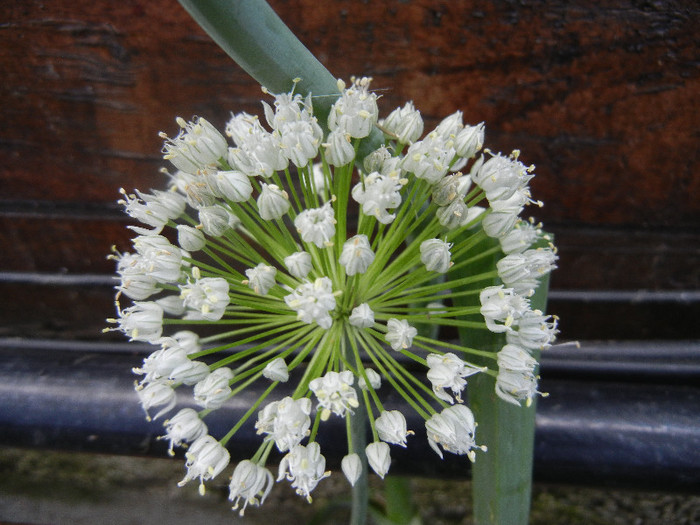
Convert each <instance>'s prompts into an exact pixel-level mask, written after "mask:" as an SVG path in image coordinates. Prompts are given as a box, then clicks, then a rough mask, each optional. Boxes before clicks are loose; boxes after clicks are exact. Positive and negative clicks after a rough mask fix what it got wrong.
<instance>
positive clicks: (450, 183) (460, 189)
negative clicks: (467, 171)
mask: <svg viewBox="0 0 700 525" xmlns="http://www.w3.org/2000/svg"><path fill="white" fill-rule="evenodd" d="M470 180H471V179H470V178H469V176H468V175H462V174H460V173H454V174H452V175H446V176H445V177H443V178H442V179H440V180H439V181H438V183H437V184H436V185H435V187H433V192H432V193H431V198H432V201H433V202H434V203H435V204H437V205H438V206H447V205H448V204H450V203H451V202H452V201H454V200H455V199H457V198H459V199H461V200H462V201H463V200H464V197H465V196H466V194H467V191H468V190H469V183H470Z"/></svg>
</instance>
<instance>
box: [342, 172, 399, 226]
mask: <svg viewBox="0 0 700 525" xmlns="http://www.w3.org/2000/svg"><path fill="white" fill-rule="evenodd" d="M406 182H407V181H406V179H401V178H399V177H398V176H395V177H392V176H389V175H382V174H380V173H378V172H372V173H370V174H369V175H367V176H366V177H365V178H364V180H363V181H362V182H360V183H358V184H357V185H355V187H354V188H353V189H352V198H353V199H355V201H356V202H358V203H359V204H361V205H362V213H364V214H365V215H371V216H373V217H376V218H377V220H378V221H379V222H380V223H382V224H389V223H390V222H391V221H393V220H394V218H395V217H396V215H395V214H393V213H389V211H388V210H389V209H394V208H396V207H397V206H399V205H400V204H401V193H400V191H401V188H402V187H403V186H404V184H406Z"/></svg>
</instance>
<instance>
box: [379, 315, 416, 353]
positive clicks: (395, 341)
mask: <svg viewBox="0 0 700 525" xmlns="http://www.w3.org/2000/svg"><path fill="white" fill-rule="evenodd" d="M386 327H387V332H386V335H385V336H384V337H385V338H386V341H387V343H389V344H390V345H391V348H393V349H394V350H396V351H397V352H398V351H401V350H405V349H406V348H409V347H410V346H411V345H412V344H413V338H414V337H415V336H416V335H418V330H416V329H415V328H413V327H412V326H411V325H409V324H408V321H406V320H405V319H402V320H401V321H399V320H398V319H395V318H393V317H392V318H391V319H389V320H388V321H387V323H386Z"/></svg>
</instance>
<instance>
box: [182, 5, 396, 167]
mask: <svg viewBox="0 0 700 525" xmlns="http://www.w3.org/2000/svg"><path fill="white" fill-rule="evenodd" d="M179 1H180V4H181V5H182V7H184V8H185V10H186V11H187V12H188V13H189V14H190V16H192V18H194V19H195V21H196V22H197V23H198V24H199V25H200V26H201V27H202V29H204V30H205V31H206V32H207V34H208V35H209V36H210V37H211V38H212V40H214V42H216V43H217V44H218V45H219V47H221V49H223V50H224V51H225V52H226V53H227V54H228V55H229V56H230V57H231V58H232V59H233V60H234V61H235V62H236V63H237V64H238V65H239V66H240V67H241V68H243V69H244V70H245V72H246V73H248V74H249V75H250V76H251V77H253V78H254V79H255V80H256V81H257V82H259V83H260V84H261V85H263V86H265V87H266V88H267V89H268V90H269V91H271V92H272V93H276V94H279V93H289V92H290V91H291V90H292V87H294V80H295V79H300V80H299V82H298V83H297V84H296V87H294V90H295V93H300V94H301V95H304V96H305V95H308V94H311V95H312V96H313V97H314V100H313V106H314V115H315V116H316V117H317V118H318V122H319V124H320V125H321V127H322V128H324V129H325V130H326V131H327V125H326V123H327V121H328V114H329V113H330V109H331V106H332V105H333V103H334V102H335V101H336V99H337V98H338V94H339V92H338V83H337V80H336V78H335V77H334V76H333V75H332V74H331V73H330V72H329V71H328V70H327V69H326V68H325V67H324V66H323V64H321V62H319V61H318V60H317V59H316V57H314V56H313V54H311V52H310V51H309V50H308V49H307V48H306V47H305V46H304V44H302V43H301V42H300V41H299V39H298V38H297V37H296V36H294V33H292V32H291V31H290V30H289V28H288V27H287V26H286V25H285V23H284V22H283V21H282V20H281V19H280V17H278V16H277V14H276V13H275V12H274V11H273V10H272V8H271V7H270V6H269V5H268V4H267V2H265V0H179ZM383 142H384V136H383V134H382V133H381V132H380V131H379V129H377V128H376V127H375V128H374V129H373V130H372V134H371V135H370V136H369V137H368V138H367V139H364V140H363V141H362V144H361V146H360V148H359V151H358V160H362V159H364V157H365V156H366V155H367V154H368V153H370V152H372V151H374V150H375V149H377V148H378V147H379V146H380V145H381V144H382V143H383Z"/></svg>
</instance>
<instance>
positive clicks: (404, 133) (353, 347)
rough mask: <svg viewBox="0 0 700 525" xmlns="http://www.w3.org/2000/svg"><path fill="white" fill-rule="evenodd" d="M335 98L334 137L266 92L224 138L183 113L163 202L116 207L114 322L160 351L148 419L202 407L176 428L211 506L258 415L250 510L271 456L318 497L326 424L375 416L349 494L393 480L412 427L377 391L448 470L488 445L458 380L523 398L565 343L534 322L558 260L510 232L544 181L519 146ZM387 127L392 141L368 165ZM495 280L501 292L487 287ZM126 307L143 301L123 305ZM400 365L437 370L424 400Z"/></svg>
mask: <svg viewBox="0 0 700 525" xmlns="http://www.w3.org/2000/svg"><path fill="white" fill-rule="evenodd" d="M338 85H339V93H338V98H337V100H336V102H335V103H334V104H333V105H332V107H331V110H330V113H329V116H328V120H327V121H326V122H325V123H319V122H318V120H317V117H316V116H315V115H314V107H313V105H314V99H313V97H312V96H310V95H307V96H302V95H301V94H298V93H294V89H292V91H291V92H290V93H284V94H278V95H270V94H269V93H268V92H267V90H263V91H264V92H265V93H266V94H267V95H270V96H273V97H274V101H273V102H271V103H265V102H263V108H264V110H263V114H264V118H261V117H258V116H254V115H250V114H248V113H240V114H236V115H233V116H232V117H231V118H230V120H229V121H228V123H227V124H226V127H225V134H222V133H220V132H219V131H217V130H216V128H215V127H214V126H213V125H211V124H210V123H209V122H208V121H206V120H205V119H203V118H198V117H195V118H194V119H193V120H192V121H190V122H187V121H185V120H183V119H181V118H178V119H177V124H178V126H179V128H180V129H179V132H178V134H177V136H175V137H174V138H168V137H167V135H165V134H163V135H162V136H163V138H164V139H165V145H164V148H163V153H164V158H165V159H166V160H169V161H170V163H171V164H172V166H173V167H174V170H175V171H174V172H173V173H169V174H168V175H169V177H170V187H169V189H168V190H167V191H159V190H154V191H152V192H151V193H145V192H140V191H138V190H136V191H135V192H134V193H133V194H127V193H126V192H125V191H124V190H122V191H121V193H122V199H121V200H120V201H119V202H120V203H121V204H122V205H123V206H124V209H125V211H126V213H127V214H128V215H129V216H130V217H131V218H133V219H134V220H136V221H138V222H139V223H140V225H138V226H131V228H132V230H133V231H134V232H135V233H136V234H137V236H136V237H135V238H134V239H133V250H132V252H124V253H121V252H117V251H116V250H115V253H114V254H113V255H112V256H111V257H112V258H113V259H114V260H115V261H116V264H117V274H118V281H119V282H118V284H117V286H116V289H117V305H118V317H117V318H116V319H111V320H110V322H112V323H113V324H114V325H115V328H113V329H114V330H119V331H121V332H123V333H124V334H125V335H126V336H127V337H128V338H129V339H131V340H133V341H143V342H148V343H150V344H152V345H154V346H155V351H154V352H153V353H152V354H151V355H150V356H148V357H146V358H145V359H144V361H143V364H142V365H141V366H139V367H137V368H134V373H136V374H138V375H139V376H141V379H140V381H139V382H138V383H137V385H136V391H137V394H138V397H139V399H140V402H141V404H142V406H143V408H144V410H145V411H146V414H147V417H150V416H149V414H150V413H151V412H155V416H154V419H155V418H158V417H160V416H162V415H163V414H165V413H167V412H169V411H170V410H173V409H175V408H176V406H177V397H176V389H178V388H190V389H191V394H192V398H193V403H194V405H193V406H196V407H197V409H195V408H191V407H187V408H181V409H180V410H179V411H177V412H176V413H175V415H174V416H172V417H170V418H169V419H167V420H166V421H165V423H164V426H165V435H164V436H163V438H164V439H166V440H167V441H168V442H169V448H168V450H169V453H171V454H174V453H175V452H174V449H175V448H176V447H187V452H186V454H185V457H186V466H187V474H186V476H185V478H184V479H183V480H182V481H181V484H185V483H187V482H188V481H190V480H195V479H198V480H199V484H200V491H202V492H203V491H204V482H206V481H208V480H211V479H213V478H214V477H215V476H217V475H218V474H219V473H221V472H222V471H223V470H224V469H225V468H226V467H227V465H228V463H229V453H228V448H227V447H228V446H229V445H228V443H229V441H230V440H231V439H232V438H233V437H234V435H235V433H236V432H237V431H238V429H240V428H241V427H242V426H243V425H244V423H246V421H247V420H249V419H255V429H256V431H257V433H258V434H259V435H260V436H261V441H262V443H261V445H260V448H259V449H258V451H257V452H256V453H255V454H254V455H253V456H252V457H251V458H250V459H245V460H243V461H241V462H239V463H238V465H237V466H236V467H235V469H234V470H233V475H232V478H231V482H230V485H229V491H230V496H229V498H230V500H231V501H232V502H233V505H234V509H240V513H241V514H243V513H244V511H245V510H246V508H247V507H248V506H257V505H260V504H262V503H263V502H264V501H265V499H266V497H267V496H268V494H269V492H270V490H271V488H272V485H273V484H274V480H275V477H274V476H273V474H272V473H271V472H270V470H268V469H267V468H266V466H265V465H266V463H267V461H268V456H269V455H270V454H271V453H272V451H273V450H274V449H275V448H276V449H277V450H278V451H279V452H280V453H282V454H283V456H282V457H281V460H280V466H279V472H278V476H277V478H276V479H277V481H280V480H284V479H286V480H288V481H290V482H291V485H292V487H293V488H294V489H295V490H296V492H297V493H298V494H300V495H302V496H303V497H305V498H306V499H308V500H309V501H311V493H312V491H313V490H314V489H315V487H316V486H317V485H318V483H319V482H320V481H321V480H322V479H324V478H325V477H327V476H328V475H329V472H327V471H326V466H325V465H326V461H325V458H324V456H323V454H322V453H321V448H320V446H319V444H318V443H317V442H316V435H317V433H318V432H320V431H322V429H323V428H324V426H323V425H324V422H325V421H327V420H329V419H331V418H345V419H347V420H348V422H349V424H352V422H353V418H357V417H364V416H360V415H358V414H363V415H364V414H366V415H367V417H368V421H369V426H370V429H371V431H372V441H371V442H370V443H368V444H365V443H353V442H352V439H350V440H349V442H348V444H347V445H348V448H347V450H348V453H347V455H346V456H345V457H344V458H343V460H342V463H341V466H342V470H343V473H344V474H345V476H346V477H347V479H348V481H349V482H350V483H351V484H354V483H355V482H356V481H357V480H358V479H359V477H360V475H361V473H362V468H363V467H362V465H363V463H364V461H363V457H362V456H363V455H364V456H365V457H366V460H367V463H368V464H369V466H370V467H371V468H372V470H373V471H374V472H375V473H377V474H378V475H379V476H381V477H384V476H385V475H386V474H387V472H388V471H389V469H390V465H391V452H390V445H393V446H399V447H406V446H407V445H409V441H408V437H409V436H411V435H412V434H413V431H411V430H409V429H408V424H407V419H406V416H405V415H404V414H403V413H401V412H400V411H399V410H396V409H395V408H393V407H388V406H387V407H385V406H384V405H383V402H382V400H381V398H380V395H379V392H378V391H379V390H380V389H381V388H382V385H383V384H384V385H389V387H392V388H395V389H396V391H397V392H398V393H399V394H400V395H401V396H403V397H406V398H407V401H410V405H411V406H412V407H414V408H415V410H416V415H417V417H418V418H420V419H422V420H423V422H424V424H425V428H426V431H427V437H428V442H429V444H430V446H431V447H432V448H433V449H434V450H435V451H436V452H437V453H438V454H439V455H440V456H441V457H442V454H443V451H448V452H451V453H454V454H460V455H466V456H467V457H468V458H469V459H470V460H472V461H474V460H475V459H476V452H475V451H476V450H477V449H481V450H485V447H483V446H479V445H477V442H476V437H475V428H476V423H475V421H474V417H473V415H472V413H471V411H470V409H469V408H468V407H467V406H466V405H465V404H463V396H462V394H463V392H464V390H465V388H467V379H468V378H469V377H470V376H471V375H473V374H476V373H480V372H487V371H488V372H489V373H490V374H491V375H493V376H497V381H496V387H495V388H496V393H497V394H498V395H499V396H500V397H501V398H503V399H504V400H506V401H508V402H510V403H515V404H519V403H520V402H521V401H522V400H527V402H528V403H529V402H530V400H531V399H532V397H533V396H534V395H535V394H536V393H537V376H536V367H537V362H536V359H535V357H534V356H533V354H534V353H535V352H536V351H537V350H539V349H541V348H546V347H547V346H548V345H550V344H551V343H552V341H553V340H554V337H555V335H556V332H557V330H556V319H554V320H553V319H552V317H551V316H548V315H545V314H543V313H542V312H540V311H538V310H535V309H532V308H531V307H530V297H531V295H532V293H533V291H534V290H535V289H536V288H537V286H538V283H539V279H540V278H541V277H542V276H543V275H545V274H547V273H548V272H549V271H551V270H552V269H553V268H554V267H555V262H556V254H555V251H554V249H553V247H552V246H551V244H549V245H547V244H546V243H547V242H548V241H549V238H548V237H547V236H546V235H545V234H544V233H543V232H542V230H541V226H540V225H536V224H534V222H527V221H523V220H522V219H520V214H521V212H522V211H523V209H524V207H525V206H526V205H528V204H532V203H535V201H533V200H532V198H531V196H530V191H529V188H528V183H529V181H530V180H531V179H532V177H533V169H532V168H531V167H526V166H525V165H523V164H522V163H521V162H520V161H519V160H518V154H517V152H515V153H513V154H512V155H510V156H503V155H500V154H492V153H490V152H489V151H488V150H486V151H485V152H484V153H483V154H482V153H481V151H482V148H483V145H484V125H483V123H482V124H477V125H465V124H464V123H463V121H462V113H461V112H456V113H454V114H452V115H450V116H448V117H447V118H445V119H444V120H443V121H442V122H440V123H439V124H438V125H437V126H436V127H435V128H434V129H432V130H430V131H428V132H427V133H425V134H424V128H425V124H424V122H423V119H422V117H421V114H420V112H419V111H418V110H417V109H416V108H415V107H414V106H413V104H412V103H407V104H406V105H404V106H403V107H400V108H397V109H396V110H394V111H393V112H391V113H390V114H389V115H388V116H387V117H386V119H384V120H382V121H380V120H379V111H378V105H377V99H378V97H377V95H376V94H375V93H374V92H372V91H371V89H370V79H368V78H359V79H352V82H351V83H350V84H349V85H348V86H347V87H346V85H345V84H344V83H343V82H339V84H338ZM321 124H325V125H326V126H327V129H328V130H329V131H328V132H326V133H324V131H323V126H322V125H321ZM375 129H379V130H381V131H382V132H383V133H384V134H383V139H384V140H383V144H381V145H380V146H379V147H378V148H377V149H376V150H375V151H374V152H372V153H370V154H369V155H367V156H366V157H365V158H364V159H358V158H356V152H358V151H361V150H360V148H359V146H360V141H361V140H370V139H371V137H370V135H372V133H373V130H375ZM375 133H376V132H375ZM368 137H370V138H368ZM229 139H230V141H229ZM372 140H373V139H372ZM355 219H356V220H355ZM493 239H497V241H498V246H500V249H501V250H502V252H503V254H504V256H503V257H502V258H501V259H500V261H499V262H498V264H496V265H495V266H494V267H493V268H491V270H490V272H486V273H483V274H479V275H470V274H465V273H463V271H462V270H463V269H464V268H468V266H469V264H470V263H471V262H472V261H476V260H479V259H480V257H481V251H482V250H486V249H489V250H491V252H489V253H492V252H493V249H492V248H491V246H492V245H493V244H494V243H495V242H496V241H494V240H493ZM173 243H176V244H173ZM487 245H488V246H487ZM496 276H498V278H499V279H500V280H501V281H502V282H503V284H502V285H500V286H486V285H487V284H491V283H492V282H493V279H494V278H496ZM465 296H470V297H477V296H479V297H480V299H481V307H480V313H481V316H479V314H478V310H479V307H478V306H474V305H472V306H463V303H461V302H460V301H461V298H463V297H465ZM123 297H126V298H128V299H130V300H131V301H132V302H133V304H132V305H130V306H127V307H125V308H122V307H121V306H120V301H121V299H122V298H123ZM183 323H189V324H191V325H192V326H194V327H200V326H204V327H207V330H206V333H207V336H206V337H203V338H202V339H201V340H200V339H199V338H198V337H197V335H195V334H194V333H193V332H191V331H185V330H180V331H177V330H173V328H179V327H180V325H181V324H183ZM441 327H457V328H467V329H470V330H471V329H481V330H490V331H492V332H494V333H496V334H503V336H504V338H505V340H506V343H507V344H506V345H505V346H504V347H503V349H502V350H501V351H500V352H498V353H497V354H496V353H493V354H488V353H487V352H484V351H480V350H478V349H470V348H466V347H463V346H461V345H459V344H454V343H451V342H449V339H448V338H446V337H444V336H441V335H440V334H439V333H438V332H437V331H436V330H437V329H440V328H441ZM484 355H490V359H491V361H490V362H489V363H488V366H485V365H484ZM404 358H408V359H409V360H411V361H412V362H414V363H420V364H422V365H423V366H424V367H425V368H424V372H425V374H426V375H425V376H424V379H423V381H424V382H426V384H427V383H429V384H430V385H431V386H432V389H431V388H429V387H427V386H424V388H415V385H416V383H417V382H419V381H421V380H420V379H418V378H415V377H413V373H414V372H413V371H412V369H409V368H408V367H407V366H406V362H405V360H404ZM477 359H478V362H479V364H478V365H477V364H475V362H476V360H477ZM368 363H372V364H371V367H368V366H367V365H368ZM294 381H296V383H295V382H294ZM254 383H255V384H256V386H255V387H258V386H259V387H260V391H261V392H262V391H263V390H264V393H262V394H261V395H260V397H259V399H258V400H257V401H256V402H255V404H254V405H253V407H251V408H250V409H249V410H247V411H246V413H245V415H244V416H242V418H241V419H240V420H239V421H234V422H232V423H231V429H230V431H229V432H228V433H227V434H226V435H225V436H217V437H213V436H211V435H210V434H209V429H208V427H207V424H206V423H205V419H206V417H207V415H208V414H210V413H211V412H212V411H214V410H217V409H219V408H221V407H222V406H224V405H226V404H227V403H228V402H229V400H230V399H231V398H232V397H234V396H235V395H236V394H237V393H238V392H240V391H241V390H243V389H244V388H246V387H248V386H249V385H252V384H254ZM279 383H287V384H288V385H291V386H290V388H291V391H290V393H289V394H288V395H285V396H281V395H275V394H276V393H277V391H276V388H277V387H278V385H279ZM385 388H386V387H385ZM360 408H361V410H356V409H360Z"/></svg>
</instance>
